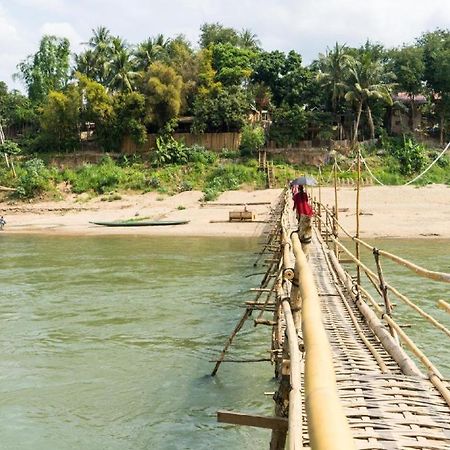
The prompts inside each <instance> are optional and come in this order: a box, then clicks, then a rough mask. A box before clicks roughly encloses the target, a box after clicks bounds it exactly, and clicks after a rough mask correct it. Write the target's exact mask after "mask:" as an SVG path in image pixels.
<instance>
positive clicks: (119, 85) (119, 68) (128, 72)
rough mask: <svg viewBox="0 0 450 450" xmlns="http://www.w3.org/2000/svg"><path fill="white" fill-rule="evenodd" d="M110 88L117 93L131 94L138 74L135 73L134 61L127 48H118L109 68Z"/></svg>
mask: <svg viewBox="0 0 450 450" xmlns="http://www.w3.org/2000/svg"><path fill="white" fill-rule="evenodd" d="M109 70H110V79H109V82H108V87H109V88H110V89H112V90H115V91H120V92H131V91H132V90H133V81H134V79H135V78H136V75H137V73H136V72H135V71H133V61H132V59H131V57H130V52H129V51H128V49H127V48H126V47H122V48H120V47H118V48H116V51H115V53H114V55H113V59H112V61H111V64H110V66H109Z"/></svg>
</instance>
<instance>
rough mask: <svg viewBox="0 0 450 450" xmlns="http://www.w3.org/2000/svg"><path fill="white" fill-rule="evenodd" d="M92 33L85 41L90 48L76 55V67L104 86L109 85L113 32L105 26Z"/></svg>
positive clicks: (78, 70)
mask: <svg viewBox="0 0 450 450" xmlns="http://www.w3.org/2000/svg"><path fill="white" fill-rule="evenodd" d="M92 33H93V35H92V37H91V38H90V39H89V41H88V42H86V43H85V44H86V45H87V46H88V50H86V51H85V52H83V53H81V54H80V55H77V56H76V57H75V69H76V71H77V72H80V73H82V74H84V75H86V76H87V77H88V78H90V79H92V80H94V81H97V82H99V83H100V84H102V85H103V86H107V85H108V80H109V77H110V73H109V72H110V63H111V55H112V39H113V38H112V36H111V32H110V31H109V30H108V29H107V28H106V27H103V26H100V27H97V28H96V29H95V30H92Z"/></svg>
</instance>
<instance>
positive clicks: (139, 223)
mask: <svg viewBox="0 0 450 450" xmlns="http://www.w3.org/2000/svg"><path fill="white" fill-rule="evenodd" d="M89 223H93V224H94V225H103V226H104V227H158V226H167V225H184V224H186V223H189V220H153V221H145V220H115V221H113V222H89Z"/></svg>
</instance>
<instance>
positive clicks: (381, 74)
mask: <svg viewBox="0 0 450 450" xmlns="http://www.w3.org/2000/svg"><path fill="white" fill-rule="evenodd" d="M347 64H348V70H349V80H348V86H347V92H346V94H345V100H347V101H348V102H350V103H352V104H354V105H355V106H356V121H355V129H354V134H353V142H354V143H355V142H356V141H357V137H358V129H359V122H360V119H361V112H362V110H363V107H364V106H365V107H366V111H367V119H368V123H369V127H370V135H371V138H372V139H374V138H375V126H374V123H373V118H372V111H371V109H370V105H369V101H370V100H371V99H380V100H382V101H384V102H386V103H387V104H388V105H392V97H391V90H392V87H393V84H392V83H389V82H388V81H387V80H388V78H389V74H388V73H386V70H385V67H384V65H383V64H382V62H381V61H380V60H376V59H373V58H372V55H371V54H370V53H369V52H363V53H361V54H360V55H359V57H356V58H355V57H352V56H348V57H347Z"/></svg>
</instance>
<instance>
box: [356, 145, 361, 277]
mask: <svg viewBox="0 0 450 450" xmlns="http://www.w3.org/2000/svg"><path fill="white" fill-rule="evenodd" d="M360 191H361V153H360V151H359V147H358V183H357V185H356V236H355V237H356V239H359V197H360ZM355 250H356V258H357V259H358V260H360V259H361V258H360V254H359V243H358V242H356V245H355ZM356 282H357V285H358V286H359V285H360V284H361V269H360V268H359V266H358V265H357V266H356Z"/></svg>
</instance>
